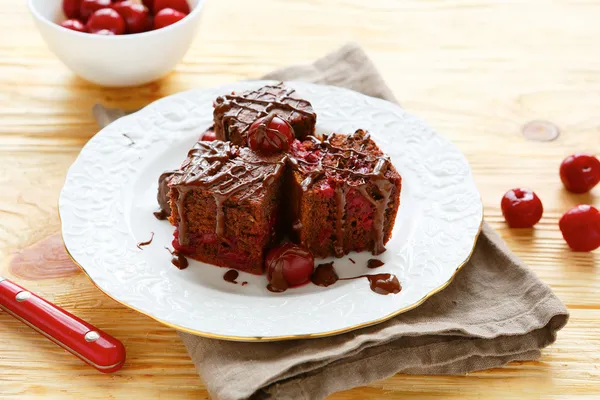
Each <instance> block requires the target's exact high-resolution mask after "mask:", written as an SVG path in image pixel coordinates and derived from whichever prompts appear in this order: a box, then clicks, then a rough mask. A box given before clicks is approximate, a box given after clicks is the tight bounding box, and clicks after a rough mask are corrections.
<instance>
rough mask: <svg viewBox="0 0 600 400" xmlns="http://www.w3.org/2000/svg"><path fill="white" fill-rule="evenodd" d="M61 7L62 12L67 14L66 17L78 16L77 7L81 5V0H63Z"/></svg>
mask: <svg viewBox="0 0 600 400" xmlns="http://www.w3.org/2000/svg"><path fill="white" fill-rule="evenodd" d="M62 7H63V12H64V13H65V15H66V16H67V18H69V19H72V18H79V8H80V7H81V0H63V3H62ZM69 29H71V28H69ZM74 30H76V29H74Z"/></svg>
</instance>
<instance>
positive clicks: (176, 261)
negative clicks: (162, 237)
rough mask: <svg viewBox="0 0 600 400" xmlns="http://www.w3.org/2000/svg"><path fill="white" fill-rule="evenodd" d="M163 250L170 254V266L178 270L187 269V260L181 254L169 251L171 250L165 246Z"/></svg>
mask: <svg viewBox="0 0 600 400" xmlns="http://www.w3.org/2000/svg"><path fill="white" fill-rule="evenodd" d="M165 249H167V251H168V252H169V253H171V256H172V257H171V264H173V265H174V266H176V267H177V268H178V269H186V268H187V267H188V265H189V263H188V260H187V258H185V256H184V255H183V254H181V253H179V252H178V251H177V250H174V251H171V249H169V248H168V247H166V246H165Z"/></svg>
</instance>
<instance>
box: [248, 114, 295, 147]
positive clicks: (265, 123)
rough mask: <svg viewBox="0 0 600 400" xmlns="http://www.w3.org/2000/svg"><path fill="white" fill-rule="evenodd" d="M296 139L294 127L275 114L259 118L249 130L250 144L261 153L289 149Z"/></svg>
mask: <svg viewBox="0 0 600 400" xmlns="http://www.w3.org/2000/svg"><path fill="white" fill-rule="evenodd" d="M293 141H294V128H292V126H291V125H290V124H289V123H288V122H287V121H285V120H283V119H281V118H279V117H276V116H274V115H273V114H271V115H268V116H266V117H263V118H259V119H257V120H256V121H254V123H253V124H252V125H250V129H249V130H248V146H249V147H250V148H251V149H252V150H254V151H256V152H259V153H263V154H274V153H281V152H282V151H287V150H288V149H289V148H290V146H291V145H292V142H293Z"/></svg>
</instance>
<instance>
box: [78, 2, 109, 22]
mask: <svg viewBox="0 0 600 400" xmlns="http://www.w3.org/2000/svg"><path fill="white" fill-rule="evenodd" d="M110 4H111V3H110V0H81V5H80V6H79V16H80V17H81V19H82V20H83V21H84V22H85V21H87V20H88V18H89V17H91V16H92V14H93V13H95V12H96V11H98V10H100V9H102V8H109V7H110Z"/></svg>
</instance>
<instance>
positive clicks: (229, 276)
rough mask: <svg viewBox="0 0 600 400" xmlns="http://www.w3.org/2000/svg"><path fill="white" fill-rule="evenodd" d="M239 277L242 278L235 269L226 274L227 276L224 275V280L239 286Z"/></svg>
mask: <svg viewBox="0 0 600 400" xmlns="http://www.w3.org/2000/svg"><path fill="white" fill-rule="evenodd" d="M238 276H240V273H239V272H237V271H236V270H235V269H230V270H229V271H227V272H225V275H223V280H224V281H226V282H229V283H233V284H234V285H237V281H236V279H237V278H238Z"/></svg>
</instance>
